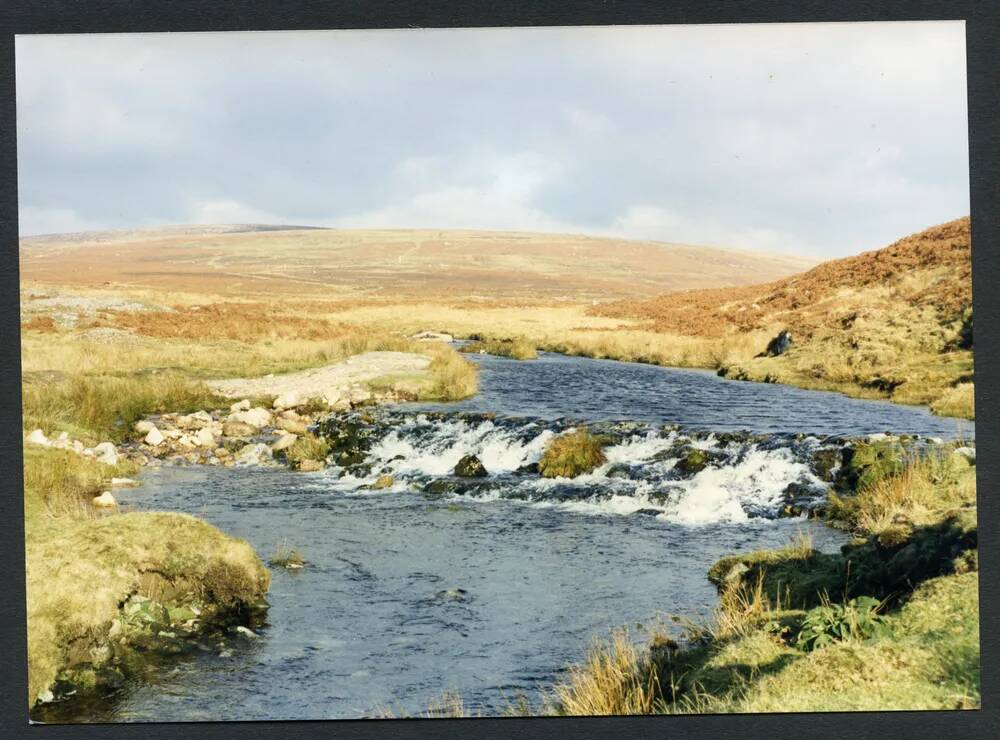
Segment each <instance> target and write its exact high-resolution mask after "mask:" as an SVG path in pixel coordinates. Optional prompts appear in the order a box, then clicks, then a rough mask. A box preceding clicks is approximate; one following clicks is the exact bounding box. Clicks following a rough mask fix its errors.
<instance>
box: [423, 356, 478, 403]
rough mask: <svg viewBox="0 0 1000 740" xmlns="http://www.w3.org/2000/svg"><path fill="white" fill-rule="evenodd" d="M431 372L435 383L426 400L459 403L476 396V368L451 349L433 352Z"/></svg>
mask: <svg viewBox="0 0 1000 740" xmlns="http://www.w3.org/2000/svg"><path fill="white" fill-rule="evenodd" d="M429 370H430V373H431V377H432V378H433V379H434V382H433V385H432V386H431V391H430V394H429V397H428V398H426V399H424V400H438V401H458V400H461V399H463V398H468V397H469V396H472V395H474V394H475V392H476V390H477V388H478V387H479V378H478V376H477V375H476V368H475V366H474V365H473V364H472V363H471V362H469V361H468V360H466V359H465V358H464V357H462V356H461V355H459V354H458V353H457V352H455V350H453V349H452V348H451V347H441V348H436V349H435V350H433V355H432V358H431V364H430V368H429Z"/></svg>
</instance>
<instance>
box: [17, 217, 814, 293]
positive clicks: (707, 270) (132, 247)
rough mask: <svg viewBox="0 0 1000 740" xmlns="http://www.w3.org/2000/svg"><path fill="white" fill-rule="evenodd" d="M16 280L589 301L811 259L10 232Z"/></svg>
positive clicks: (461, 237)
mask: <svg viewBox="0 0 1000 740" xmlns="http://www.w3.org/2000/svg"><path fill="white" fill-rule="evenodd" d="M20 256H21V277H22V280H24V281H38V282H45V283H52V284H60V285H67V286H71V285H80V286H90V287H97V286H100V285H102V284H104V283H110V284H112V285H113V286H115V287H120V288H140V289H154V290H160V291H171V290H177V291H184V292H198V293H211V294H217V295H223V296H237V295H247V294H249V295H256V296H260V295H274V294H284V295H290V294H303V295H313V296H315V295H317V294H324V295H331V294H336V293H341V294H343V293H348V294H358V293H364V294H368V295H382V296H411V297H421V296H438V295H448V296H483V297H491V298H562V297H566V298H571V299H583V300H592V299H601V300H608V299H609V298H611V299H613V298H629V297H636V296H645V297H650V296H654V295H656V294H659V293H664V292H668V291H674V290H681V289H685V288H720V287H736V286H743V285H751V284H755V283H762V282H768V281H772V280H775V279H778V278H781V277H785V276H787V275H791V274H794V273H796V272H799V271H801V270H803V269H805V268H807V267H809V266H811V265H813V264H815V260H810V259H806V258H800V257H794V256H788V255H774V254H760V253H754V252H746V251H736V250H725V249H716V248H710V247H697V246H689V245H684V244H667V243H660V242H643V241H630V240H625V239H613V238H604V237H589V236H578V235H562V234H530V233H515V232H484V231H430V230H368V231H357V230H340V229H304V228H300V227H287V228H282V227H273V226H250V225H237V226H210V227H172V228H164V229H160V230H145V231H126V232H106V233H85V234H62V235H47V236H40V237H25V238H23V239H21V255H20Z"/></svg>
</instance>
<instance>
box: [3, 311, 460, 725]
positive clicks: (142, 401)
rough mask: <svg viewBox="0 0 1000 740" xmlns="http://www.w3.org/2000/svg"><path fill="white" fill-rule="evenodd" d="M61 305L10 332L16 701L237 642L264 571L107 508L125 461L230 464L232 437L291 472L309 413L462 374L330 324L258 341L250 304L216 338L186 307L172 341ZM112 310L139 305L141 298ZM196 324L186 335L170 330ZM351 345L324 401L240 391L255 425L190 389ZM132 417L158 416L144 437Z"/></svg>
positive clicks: (210, 530)
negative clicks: (20, 467)
mask: <svg viewBox="0 0 1000 740" xmlns="http://www.w3.org/2000/svg"><path fill="white" fill-rule="evenodd" d="M72 305H74V309H75V310H77V311H78V312H79V313H78V314H75V315H74V317H73V318H72V320H71V321H70V320H68V319H67V317H66V316H64V315H61V316H60V318H61V319H62V320H64V321H67V325H65V326H60V325H58V324H56V322H55V321H54V320H52V319H50V320H49V321H44V320H36V321H35V325H34V327H33V328H31V327H27V328H25V330H24V331H22V352H23V354H22V368H23V383H22V397H23V407H22V410H23V421H24V431H25V433H26V438H27V439H26V445H25V447H24V476H25V489H24V502H25V504H24V509H25V531H26V540H25V557H26V568H27V599H28V625H27V627H28V653H29V656H28V662H29V665H28V673H29V696H28V704H29V707H31V706H34V705H36V704H37V703H40V704H42V705H45V704H47V703H50V702H57V701H59V700H61V699H62V698H65V697H67V696H71V695H73V696H77V697H81V696H84V695H88V696H100V695H103V694H108V693H113V692H115V691H117V690H118V689H119V688H120V686H121V685H122V683H123V681H125V680H126V679H128V678H134V677H141V676H143V675H145V673H146V671H148V670H155V666H156V664H157V662H159V661H160V659H161V658H162V656H164V655H174V654H178V653H184V652H191V651H195V652H197V651H202V650H216V651H222V652H225V651H226V650H228V649H229V648H228V647H227V644H228V642H230V641H232V640H240V639H251V637H250V636H251V635H252V632H253V628H254V626H255V624H256V623H257V621H259V620H260V619H261V618H262V615H263V614H264V613H265V611H266V602H265V601H264V597H265V594H266V593H267V590H268V587H269V582H270V575H269V571H268V569H267V568H266V567H265V566H264V565H263V563H262V562H261V560H260V558H259V557H258V556H257V554H256V553H255V552H254V551H253V549H252V548H251V547H250V546H249V545H247V544H246V543H245V542H243V541H241V540H238V539H235V538H232V537H229V536H227V535H225V534H223V533H222V532H221V531H219V530H217V529H216V528H214V527H211V526H209V525H207V524H205V523H204V522H202V521H199V520H198V519H196V518H195V517H192V516H188V515H183V514H170V513H128V512H125V511H121V510H120V509H119V507H118V506H117V505H116V503H115V494H117V493H119V491H118V490H117V489H116V488H115V486H116V485H130V484H131V476H132V475H134V473H135V472H136V470H137V468H138V467H141V466H144V465H146V464H149V463H151V462H153V463H155V462H158V461H159V460H161V459H167V458H177V457H184V458H191V457H192V456H196V457H197V458H198V462H202V463H205V464H219V465H226V464H229V465H232V464H238V462H239V461H238V459H237V455H236V453H238V452H239V451H240V450H243V449H244V448H246V447H250V448H252V451H255V452H257V453H258V454H257V455H256V459H254V460H252V461H251V462H253V463H254V464H256V463H258V462H260V460H261V459H262V458H263V456H264V453H265V452H266V454H267V457H268V458H269V459H270V458H271V457H279V458H280V459H281V461H282V464H288V465H291V466H293V467H297V468H302V469H308V467H309V464H315V459H316V458H317V456H319V457H325V455H321V454H320V451H317V450H315V449H313V445H311V444H309V443H310V442H311V441H312V437H311V435H310V434H309V432H308V424H310V423H311V422H312V421H313V418H312V417H310V416H309V414H310V413H315V412H318V411H320V410H323V411H326V410H328V409H329V408H331V405H332V407H333V408H338V407H343V408H350V407H351V406H352V405H354V404H363V403H378V402H384V401H386V400H389V399H391V400H399V399H400V398H411V399H421V398H423V399H434V400H447V399H450V398H461V397H464V396H465V395H468V394H470V393H472V392H474V391H475V384H476V378H475V371H474V369H473V368H472V367H471V366H470V365H469V364H468V363H467V362H465V361H464V360H463V359H462V358H461V357H460V356H459V355H458V354H457V353H456V352H454V351H453V350H451V349H450V348H449V347H447V346H445V345H442V344H441V343H422V342H416V341H410V340H407V339H405V338H401V337H392V336H384V335H381V336H380V335H377V334H373V333H368V332H362V331H357V330H354V329H350V328H343V327H340V328H337V329H335V330H333V329H331V330H330V333H329V334H327V335H323V334H322V333H321V336H320V337H318V338H316V337H310V336H304V335H301V334H295V333H294V332H293V333H292V335H291V336H287V335H286V336H285V337H284V338H282V339H278V340H275V339H274V338H273V337H272V338H271V339H262V337H261V336H260V331H261V330H262V329H263V326H262V325H258V326H257V327H256V328H254V323H253V322H254V320H255V319H254V316H253V315H252V312H251V313H250V314H249V315H248V316H245V317H244V318H246V319H247V321H246V322H245V323H244V330H245V332H246V334H247V336H246V337H245V338H244V339H243V340H237V339H227V338H223V337H222V336H221V335H220V334H219V333H218V332H223V333H225V332H226V331H228V330H229V328H231V324H230V325H228V326H227V323H226V322H225V321H215V322H212V323H214V327H215V330H214V331H213V330H212V329H210V328H208V326H207V325H205V324H204V323H198V322H200V321H201V319H200V317H198V316H197V314H193V315H194V316H196V318H194V319H192V321H194V322H195V323H194V324H191V323H190V322H188V323H186V322H185V321H183V320H180V319H178V317H173V321H172V323H170V324H169V327H170V331H171V332H174V333H175V335H176V336H174V337H172V338H168V337H163V338H153V337H147V336H145V335H142V334H137V333H134V332H130V331H124V330H120V329H111V328H101V327H97V326H94V324H95V323H97V322H98V321H99V315H100V311H101V310H107V309H108V306H107V305H104V304H101V303H100V302H98V303H96V304H95V303H93V302H91V301H89V300H84V301H82V302H77V303H76V304H72ZM113 305H114V307H116V308H120V307H121V306H122V305H124V304H123V303H122V302H121V301H117V302H115V303H114V304H113ZM127 310H129V311H134V312H135V313H136V314H138V315H145V314H149V313H153V314H156V311H155V310H150V307H149V306H144V305H141V304H138V307H136V306H132V305H129V306H128V309H127ZM35 318H36V319H39V318H40V317H37V316H36V317H35ZM41 318H44V317H41ZM216 319H218V317H216ZM150 326H151V327H157V326H159V324H158V323H157V321H156V320H154V321H153V322H152V323H151V324H150ZM301 328H302V329H303V330H304V331H305V330H307V329H308V328H307V327H304V326H302V327H301ZM313 328H315V327H313ZM202 330H204V335H200V336H199V337H198V338H197V339H194V338H191V337H186V336H185V335H186V334H187V333H189V332H191V331H193V332H195V333H198V332H201V331H202ZM178 332H179V334H178ZM181 337H184V338H183V339H182V338H181ZM366 352H368V353H369V354H367V355H366V354H365V353H366ZM379 352H385V353H386V354H379ZM407 353H409V354H407ZM358 356H361V357H362V358H366V359H363V360H362V361H361V365H362V366H363V367H360V368H358V367H356V366H351V372H347V373H343V374H342V376H338V377H337V378H336V379H335V380H336V381H337V382H331V383H330V384H328V385H327V386H326V388H327V390H328V391H330V395H331V397H329V398H326V399H325V400H322V399H312V398H311V397H310V396H308V395H306V394H303V396H302V402H301V403H300V402H299V401H298V400H295V401H291V400H288V399H286V404H285V405H284V406H282V407H281V408H273V401H274V400H275V399H274V398H273V397H270V396H267V395H266V394H265V395H264V396H263V397H261V396H255V397H254V398H253V401H254V402H255V403H257V404H266V406H267V409H266V410H265V412H266V413H267V414H268V419H267V420H266V422H267V423H266V424H263V423H257V424H256V425H255V424H254V423H251V422H254V419H253V418H246V419H242V421H240V420H239V419H235V418H229V417H233V415H234V413H235V414H236V415H237V416H238V415H239V414H240V413H241V412H246V411H251V412H252V411H253V407H252V406H251V404H250V399H247V402H246V404H245V406H246V408H242V407H241V408H240V409H237V410H233V409H230V408H229V407H230V406H231V405H232V404H231V401H230V400H227V399H225V398H224V397H223V396H222V395H220V394H219V392H217V391H215V390H213V389H211V388H210V387H209V386H208V385H207V384H206V383H205V382H204V381H205V380H207V379H209V378H212V377H216V378H218V377H219V376H220V375H221V376H222V377H225V376H227V375H228V376H230V377H232V376H238V375H252V374H259V375H266V374H268V373H267V371H271V374H273V373H274V372H275V371H278V372H281V371H284V370H301V369H302V368H307V367H310V366H328V365H330V363H331V361H337V360H344V359H347V358H350V357H358ZM386 356H388V357H389V358H390V360H391V361H390V362H387V363H385V362H383V359H384V358H385V357H386ZM177 357H183V365H178V364H177ZM401 359H402V360H404V361H402V362H401V361H400V360H401ZM335 364H336V363H335ZM383 366H384V367H383ZM383 369H384V370H385V372H382V370H383ZM355 370H357V371H358V372H355ZM277 377H280V375H279V376H277ZM328 379H331V380H333V379H332V378H328ZM265 390H266V389H265ZM332 395H337V397H336V398H333V397H332ZM307 402H308V403H313V406H315V408H313V407H310V408H309V409H304V414H305V416H303V415H299V414H297V413H296V412H295V411H294V408H295V407H301V405H302V404H305V403H307ZM316 403H318V404H319V405H318V406H316ZM338 404H339V405H338ZM220 406H221V408H222V409H224V410H226V411H227V413H225V414H223V413H222V412H221V411H218V410H217V411H216V414H215V415H216V419H213V418H212V415H211V414H210V413H209V412H208V411H206V409H218V408H219V407H220ZM279 406H281V404H279ZM260 410H264V409H258V411H260ZM150 416H152V417H154V418H155V419H156V420H157V422H159V424H160V427H162V428H156V431H155V433H154V432H153V428H154V427H155V424H154V423H153V422H150V421H148V419H146V417H150ZM251 416H252V414H251ZM222 418H226V419H227V421H229V422H230V425H231V429H230V430H229V431H230V432H232V434H233V435H235V437H234V438H235V439H236V440H237V442H239V444H238V445H236V446H235V447H234V449H232V450H230V449H228V448H226V447H225V446H224V445H222V446H220V445H219V444H218V443H219V442H221V441H222V439H223V435H222V432H223V429H222V426H223V425H222V423H217V421H218V420H219V419H222ZM237 424H242V427H240V428H239V429H236V428H235V427H236V425H237ZM261 434H264V435H265V436H267V435H270V436H274V435H277V436H278V437H279V438H281V439H283V440H285V441H286V442H287V441H288V440H289V439H290V440H291V441H292V443H291V444H287V445H285V446H284V447H282V448H281V449H280V450H277V451H274V450H272V449H271V447H272V446H273V444H262V443H261V442H260V441H259V440H257V441H254V438H255V437H258V436H260V435H261ZM272 442H273V440H272ZM231 446H232V445H231ZM220 449H221V454H220ZM246 457H247V458H248V459H249V457H250V455H249V453H248V454H247V455H246ZM189 461H193V460H189ZM157 656H160V657H157Z"/></svg>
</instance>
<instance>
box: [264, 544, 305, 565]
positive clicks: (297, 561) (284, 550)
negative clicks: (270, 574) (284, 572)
mask: <svg viewBox="0 0 1000 740" xmlns="http://www.w3.org/2000/svg"><path fill="white" fill-rule="evenodd" d="M268 562H269V563H270V564H271V566H272V567H274V568H287V569H289V570H298V569H300V568H302V567H304V566H305V564H306V561H305V558H303V557H302V555H301V554H299V551H298V550H295V549H292V548H290V547H288V545H287V544H286V543H284V542H282V543H281V545H280V546H279V547H278V549H277V551H276V552H275V553H274V556H273V557H272V558H271V559H270V560H269V561H268Z"/></svg>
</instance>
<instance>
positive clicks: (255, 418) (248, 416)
mask: <svg viewBox="0 0 1000 740" xmlns="http://www.w3.org/2000/svg"><path fill="white" fill-rule="evenodd" d="M272 418H273V417H272V416H271V412H270V411H268V410H267V409H262V408H260V407H259V406H258V407H256V408H252V409H247V410H246V411H237V412H236V413H235V414H230V415H229V421H242V422H243V423H244V424H249V425H250V426H252V427H255V428H256V429H260V428H261V427H266V426H267V425H268V424H270V423H271V420H272Z"/></svg>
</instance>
